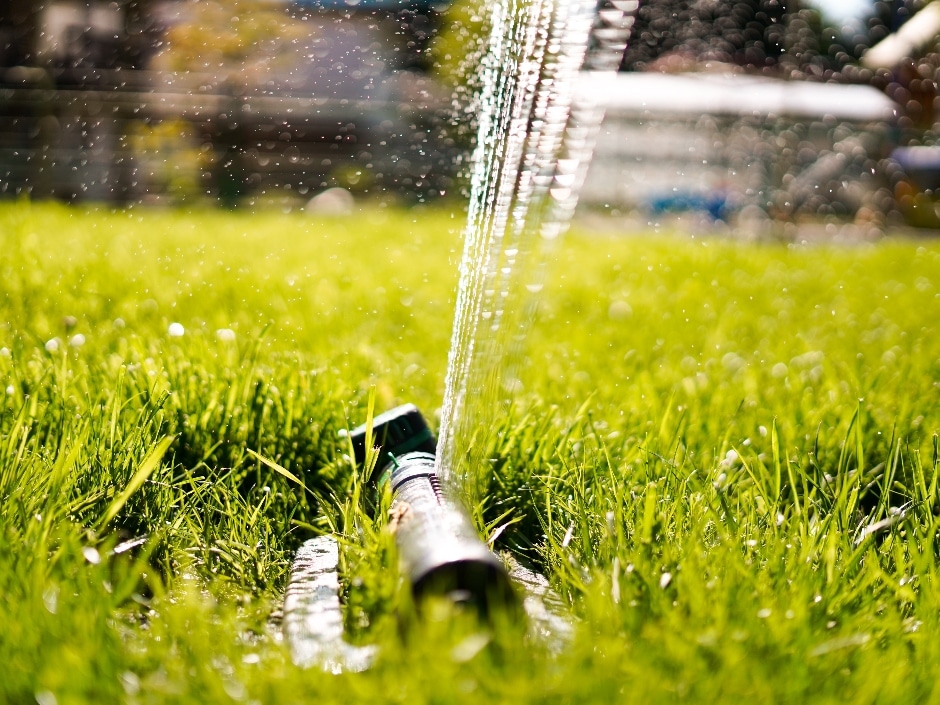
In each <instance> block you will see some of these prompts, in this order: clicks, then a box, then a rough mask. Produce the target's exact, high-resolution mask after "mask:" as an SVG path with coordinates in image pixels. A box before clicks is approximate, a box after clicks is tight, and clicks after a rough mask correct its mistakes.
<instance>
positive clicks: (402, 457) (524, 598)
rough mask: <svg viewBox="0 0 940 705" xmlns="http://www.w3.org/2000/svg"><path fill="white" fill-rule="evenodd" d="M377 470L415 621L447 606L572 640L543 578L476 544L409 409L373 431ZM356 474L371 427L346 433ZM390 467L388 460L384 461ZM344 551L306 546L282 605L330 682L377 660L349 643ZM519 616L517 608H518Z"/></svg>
mask: <svg viewBox="0 0 940 705" xmlns="http://www.w3.org/2000/svg"><path fill="white" fill-rule="evenodd" d="M371 429H372V432H371V442H372V448H373V449H375V452H376V453H377V454H378V457H379V462H377V463H376V464H375V467H374V469H373V471H372V473H371V476H370V478H369V481H368V483H369V485H370V486H371V488H372V490H373V491H374V492H375V497H376V499H374V502H373V507H374V508H377V507H379V506H381V502H380V501H379V499H378V498H380V497H381V493H384V492H385V491H386V488H388V489H389V490H390V491H391V494H392V500H391V505H390V507H389V526H390V529H391V530H392V531H394V533H395V543H396V545H397V547H398V554H399V567H400V570H401V573H402V576H403V577H404V578H405V579H406V580H407V581H408V583H409V585H410V586H411V591H412V595H413V596H414V600H415V604H416V607H417V611H418V614H419V615H420V614H421V606H422V604H424V603H425V602H426V601H427V600H429V599H434V598H437V599H444V600H447V601H449V602H450V603H452V604H453V605H455V606H456V607H457V608H458V609H467V610H472V611H473V612H475V613H476V614H477V615H479V616H480V617H481V618H482V619H490V618H492V617H494V616H495V615H496V614H497V613H502V614H504V615H506V616H508V617H509V618H510V619H518V620H520V621H521V620H522V614H523V612H524V614H525V617H526V618H527V620H526V621H527V623H528V625H529V627H530V629H531V631H532V632H533V633H534V634H535V635H536V636H537V637H539V638H544V639H546V640H547V641H548V642H549V644H550V645H557V644H560V643H562V642H563V641H566V640H567V638H568V636H570V631H571V627H570V624H569V623H568V621H567V620H565V619H564V618H562V617H560V616H559V612H560V610H559V606H560V600H559V599H558V598H557V596H556V595H554V593H553V592H552V591H551V588H550V587H549V585H548V581H547V580H546V579H545V577H544V576H542V575H540V574H538V573H535V572H534V571H531V570H529V569H527V568H525V567H523V566H522V565H521V564H519V563H518V562H517V561H516V560H515V559H512V558H508V557H507V563H505V564H504V562H503V560H501V559H500V558H499V557H498V556H497V555H496V554H495V553H493V551H491V550H490V548H489V547H488V546H487V545H486V543H485V542H484V541H483V540H482V539H481V538H480V537H479V535H478V534H477V532H476V531H475V529H474V527H473V524H472V523H471V522H470V519H469V518H468V517H467V514H466V513H465V512H464V510H463V509H462V508H461V506H460V504H459V503H458V502H456V501H455V500H453V499H451V498H450V497H448V496H447V493H446V492H445V491H444V488H443V487H442V484H441V482H440V479H439V477H438V475H437V472H436V471H435V455H434V451H435V448H436V445H437V442H436V440H435V438H434V436H433V434H432V433H431V431H430V429H429V428H428V425H427V423H426V422H425V420H424V417H423V416H422V415H421V412H419V411H418V409H417V408H416V407H415V406H413V405H411V404H406V405H404V406H400V407H397V408H395V409H392V410H391V411H388V412H386V413H384V414H381V415H379V416H377V417H376V418H375V419H374V420H373V422H372V426H371ZM344 435H345V436H346V437H347V438H348V439H349V441H350V442H351V443H352V447H353V451H354V454H355V459H356V463H357V466H358V467H362V466H363V465H364V463H365V461H366V455H367V453H366V451H367V447H366V439H367V437H369V433H368V427H367V426H366V425H363V426H360V427H358V428H355V429H353V430H352V431H349V432H348V433H345V434H344ZM383 458H384V461H383ZM338 570H339V547H338V543H337V540H336V538H335V537H333V536H319V537H317V538H314V539H311V540H309V541H307V542H306V543H304V544H303V545H302V546H301V548H300V550H299V551H298V552H297V556H296V557H295V559H294V563H293V566H292V568H291V578H290V583H289V584H288V587H287V591H286V594H285V599H284V617H283V631H284V635H285V639H286V641H287V643H288V646H289V647H290V650H291V658H292V660H293V661H294V663H296V664H297V665H300V666H313V665H319V666H320V667H322V668H325V669H326V670H329V671H332V672H334V673H337V672H340V671H358V670H363V669H365V668H367V667H368V666H369V664H370V663H371V662H372V659H373V657H374V654H375V652H374V649H373V648H372V647H370V646H365V647H357V646H352V645H350V644H348V643H347V642H346V641H345V640H344V639H343V627H342V608H341V605H340V598H339V591H340V583H339V574H338ZM520 608H521V609H520Z"/></svg>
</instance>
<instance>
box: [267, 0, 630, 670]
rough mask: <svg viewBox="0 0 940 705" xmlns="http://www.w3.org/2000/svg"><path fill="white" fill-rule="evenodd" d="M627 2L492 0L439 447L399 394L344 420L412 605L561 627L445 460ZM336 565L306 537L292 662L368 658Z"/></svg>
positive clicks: (508, 364)
mask: <svg viewBox="0 0 940 705" xmlns="http://www.w3.org/2000/svg"><path fill="white" fill-rule="evenodd" d="M638 6H639V0H559V1H558V2H550V1H548V0H531V1H530V2H528V3H522V4H517V3H516V2H515V1H514V0H497V1H496V2H494V3H492V5H491V18H490V19H491V21H492V25H493V30H492V33H491V37H490V42H489V46H488V48H487V51H486V59H485V60H484V62H483V64H482V65H481V68H480V71H481V84H482V88H481V91H480V98H479V104H480V110H479V126H478V135H477V149H476V151H475V153H474V155H473V159H472V164H473V168H472V174H471V182H472V184H471V198H470V207H469V213H468V218H467V229H466V232H465V241H464V255H463V260H462V263H461V277H460V286H459V291H458V296H457V311H456V315H455V321H454V330H453V335H452V339H451V341H452V342H451V350H450V357H449V360H448V371H447V378H446V380H445V390H444V400H443V405H442V413H441V428H440V445H441V447H440V448H438V447H437V446H438V442H437V440H436V439H435V438H434V436H433V435H432V433H431V431H430V429H429V428H428V426H427V423H426V422H425V420H424V418H423V417H422V416H421V413H420V412H419V411H418V410H417V408H415V407H414V406H412V405H406V406H401V407H398V408H396V409H393V410H391V411H389V412H386V413H384V414H381V415H380V416H378V417H376V418H375V419H374V420H373V423H372V424H371V427H367V426H360V427H359V428H356V429H354V430H353V431H350V432H349V434H348V438H349V440H350V441H351V443H352V445H353V448H354V452H355V456H356V462H357V467H364V466H365V463H366V458H367V456H368V457H369V458H370V459H371V458H372V457H373V456H372V455H371V452H372V448H367V444H368V445H370V446H373V448H377V453H378V460H377V462H376V464H375V466H374V469H373V471H372V473H371V476H370V478H369V482H370V484H371V485H372V487H373V488H374V490H375V491H376V492H385V491H387V490H386V489H385V488H386V487H387V488H389V491H390V492H391V495H392V500H391V508H390V517H389V525H390V527H391V529H392V530H393V531H394V532H395V541H396V544H397V546H398V553H399V559H400V566H401V571H402V574H403V576H404V577H405V578H406V579H407V580H408V582H409V584H410V586H411V589H412V593H413V595H414V596H415V600H416V603H418V604H419V605H420V604H421V603H422V602H423V601H424V600H425V599H426V598H428V597H430V596H439V597H443V598H445V599H448V600H450V601H451V602H453V603H454V604H456V605H461V606H470V608H471V609H475V610H478V611H479V613H480V614H481V615H483V616H486V615H489V614H491V613H492V612H493V611H494V610H496V609H501V610H503V609H506V608H508V609H510V610H512V609H514V608H515V607H516V606H518V605H520V604H521V605H522V606H523V608H524V610H525V613H526V614H527V615H528V617H529V620H530V625H532V626H533V627H534V631H538V632H540V633H541V634H542V635H551V634H554V635H556V636H558V635H561V634H562V633H564V632H566V631H570V630H569V628H568V623H567V622H566V621H565V620H560V619H556V618H555V617H553V615H552V613H551V611H550V610H546V609H545V604H546V602H551V601H552V600H551V599H549V600H544V599H543V598H545V597H546V596H549V598H550V594H551V591H550V589H549V587H548V582H547V581H546V580H545V578H544V576H541V575H538V574H537V573H533V572H531V571H527V570H525V569H524V568H521V567H520V566H519V565H518V564H515V565H513V566H511V569H510V570H507V568H506V566H504V565H503V563H502V561H501V560H500V559H499V558H498V557H497V556H496V555H495V554H494V553H493V552H492V551H491V550H490V549H489V547H488V546H487V545H486V543H485V542H484V541H483V540H482V539H481V538H480V537H479V536H478V535H477V533H476V531H475V530H474V527H473V525H472V523H471V522H470V520H469V518H468V517H467V514H466V512H465V511H464V510H463V509H462V508H461V507H460V504H459V503H458V502H457V501H455V500H454V499H453V498H452V497H450V496H448V492H446V491H445V488H447V489H450V488H452V486H453V481H454V476H453V475H454V474H453V470H455V469H456V468H455V467H454V466H455V465H456V464H457V460H458V458H460V457H463V455H464V454H465V453H466V452H467V448H465V447H464V446H465V445H466V439H467V438H469V437H470V435H471V432H473V431H475V430H478V429H482V431H483V433H484V434H485V433H486V432H487V431H488V430H489V429H490V428H491V427H492V423H489V421H490V420H491V418H490V415H491V414H492V413H493V408H494V406H495V403H494V401H495V392H494V391H493V390H495V389H496V388H497V387H498V383H499V380H500V373H501V372H506V371H507V370H509V371H511V368H512V361H513V359H514V358H515V357H516V356H515V355H514V354H513V353H514V352H517V351H518V348H519V347H520V345H521V343H520V341H522V340H524V338H525V334H524V330H523V328H524V324H525V322H526V319H524V317H523V318H522V319H520V318H519V316H520V315H521V313H522V312H523V311H524V310H525V309H526V306H525V305H524V301H523V298H521V295H522V292H523V291H525V290H529V291H534V290H537V288H540V286H539V284H538V282H537V281H535V282H534V283H533V280H536V279H538V276H540V274H539V273H538V272H536V271H533V270H532V269H531V264H530V265H529V267H530V271H529V272H528V274H524V270H523V268H522V267H520V266H517V264H519V262H520V261H521V260H525V258H526V257H525V256H526V255H527V254H529V253H531V252H532V251H534V250H537V249H538V247H537V244H538V243H540V242H543V243H544V242H550V241H554V240H556V239H557V238H558V237H559V236H560V235H561V234H562V233H563V232H564V230H565V228H566V227H567V223H568V221H569V220H570V218H571V216H572V215H573V213H574V209H575V206H576V204H577V198H578V191H579V187H580V185H581V183H582V182H583V180H584V176H585V174H586V172H587V166H588V163H589V161H590V157H591V153H592V151H593V147H594V137H595V135H596V133H597V130H598V129H599V127H600V121H601V112H600V111H599V110H596V109H594V108H593V107H592V106H589V105H578V104H576V103H575V101H574V93H575V90H574V89H575V85H576V83H577V81H578V75H579V73H580V71H581V70H582V69H583V68H587V69H590V70H601V71H613V70H616V69H617V68H618V67H619V65H620V61H621V60H622V57H623V52H624V50H625V48H626V44H627V40H628V39H629V36H630V33H631V30H632V26H633V23H634V20H635V16H636V12H637V9H638ZM536 269H538V267H536ZM523 275H524V276H529V277H530V278H529V279H526V278H524V276H523ZM533 286H535V287H536V288H532V287H533ZM504 314H507V315H505V317H504ZM514 316H515V318H514ZM520 321H521V323H520ZM520 325H521V327H520ZM471 396H472V397H473V398H474V399H475V400H476V402H477V403H476V407H477V408H476V409H474V410H472V413H468V412H470V411H471V410H469V409H468V405H467V404H466V403H465V402H466V400H467V399H468V398H469V397H471ZM483 447H485V443H477V444H476V448H475V449H473V454H475V457H471V458H470V461H471V466H475V465H476V464H477V463H479V462H481V460H482V459H481V458H480V457H477V456H479V453H480V452H482V451H481V449H482V448H483ZM376 505H377V506H378V505H379V503H378V502H377V503H376ZM337 565H338V550H337V546H336V540H335V538H333V537H319V538H316V539H312V540H311V541H309V542H307V544H304V547H302V549H301V551H300V552H298V558H297V560H295V563H294V569H293V571H292V575H291V580H290V585H289V586H288V600H286V601H285V610H284V611H285V634H286V636H287V641H288V644H289V645H290V647H291V651H292V658H293V660H294V662H295V663H299V664H303V665H312V664H314V663H319V664H320V665H321V666H323V667H326V668H328V669H329V670H334V671H335V670H359V669H360V668H365V667H367V665H368V663H369V661H370V659H371V652H366V651H363V650H362V649H361V648H359V649H357V648H356V647H351V646H349V645H348V644H346V643H345V642H344V641H343V639H342V628H341V624H342V617H341V611H340V605H339V597H338V590H339V588H338V585H339V582H338V578H337ZM510 576H512V577H513V578H514V580H515V583H516V584H517V585H519V586H520V588H521V590H522V591H523V592H522V594H524V598H523V599H520V597H519V595H520V592H517V590H516V589H515V588H514V586H513V580H511V579H510ZM549 638H550V639H552V637H549Z"/></svg>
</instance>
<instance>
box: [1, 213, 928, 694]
mask: <svg viewBox="0 0 940 705" xmlns="http://www.w3.org/2000/svg"><path fill="white" fill-rule="evenodd" d="M460 224H461V219H460V215H459V214H457V215H454V216H451V214H449V213H447V212H445V211H442V210H425V211H410V212H403V211H393V210H388V211H386V210H380V209H377V208H376V209H374V210H369V211H366V212H364V213H362V214H361V215H357V216H355V217H346V218H336V219H328V220H324V219H317V218H312V217H309V216H304V215H299V214H291V215H281V214H273V213H269V214H246V213H219V212H214V211H204V212H193V213H182V212H159V211H153V212H151V211H146V210H131V211H128V212H109V211H104V210H102V211H95V210H87V211H86V210H79V209H69V208H64V207H58V206H52V205H29V204H6V205H4V206H3V207H2V208H0V278H2V282H3V294H4V295H3V298H2V303H0V306H2V309H3V315H2V316H0V392H2V394H0V531H2V541H0V596H2V597H0V626H2V628H0V659H2V661H0V662H2V663H3V664H4V666H3V668H2V669H0V672H2V677H0V700H6V701H9V702H31V701H36V700H38V701H39V702H41V703H46V702H52V701H53V700H52V698H55V700H56V701H57V702H59V703H64V702H101V701H115V700H121V699H127V700H130V701H133V702H151V701H153V702H158V701H168V700H175V701H179V700H190V701H206V702H209V701H227V700H236V701H248V700H255V701H262V702H288V701H290V702H308V701H309V702H318V701H323V700H324V699H325V698H326V699H329V700H331V701H333V700H338V699H340V698H341V699H343V700H344V701H359V700H366V699H369V700H376V701H378V700H380V701H403V700H412V699H415V700H419V701H428V700H435V701H450V700H452V701H473V702H477V701H479V700H481V699H487V698H488V699H497V700H500V701H510V700H514V701H527V700H536V699H537V700H540V701H543V700H548V701H558V702H568V701H597V702H609V701H613V700H615V699H617V700H624V699H629V700H637V701H639V700H653V701H665V700H670V701H672V700H676V699H686V700H688V701H691V702H714V701H729V702H740V701H742V700H745V699H747V700H753V701H771V700H779V701H817V702H826V701H839V702H843V701H850V702H870V701H897V700H901V699H908V700H913V701H924V700H927V699H929V698H930V696H931V694H932V692H933V689H934V682H935V681H937V676H938V675H940V674H938V666H937V665H936V664H937V663H938V653H937V652H938V647H937V646H936V644H938V643H940V640H938V615H940V609H938V608H940V591H938V589H937V578H938V571H937V565H936V564H937V536H936V534H937V522H936V518H935V517H936V514H937V511H938V497H937V470H938V449H937V434H938V432H940V387H938V384H940V335H938V331H937V326H938V324H937V320H938V314H940V275H938V274H937V272H938V271H940V246H938V245H937V244H936V243H935V242H933V241H928V240H925V241H912V240H897V241H895V240H891V239H888V240H886V241H883V242H880V243H878V244H875V245H859V246H855V247H844V246H842V247H827V246H814V247H805V246H789V247H788V246H785V245H781V244H742V243H737V242H733V241H728V240H721V239H717V238H711V239H709V238H706V239H701V238H692V237H689V235H688V234H686V233H680V234H673V235H657V236H654V235H652V234H645V235H635V234H634V235H631V236H629V237H624V236H615V235H609V234H603V235H602V234H597V233H590V232H585V231H583V230H582V231H580V232H575V233H573V234H572V236H571V237H569V238H568V240H567V241H566V242H565V245H564V249H563V252H562V253H561V256H560V257H559V258H558V261H557V262H556V263H554V264H553V267H552V271H551V274H550V276H549V277H548V283H547V285H546V287H545V289H544V290H543V292H542V299H541V302H540V313H539V318H538V320H537V321H536V323H535V326H534V328H533V331H532V333H531V335H530V336H529V340H528V347H527V355H528V360H527V363H526V367H525V369H524V371H523V375H522V382H523V386H522V389H521V390H520V391H519V393H518V396H517V398H516V399H515V401H514V406H513V411H512V413H511V415H509V416H508V417H507V418H505V419H503V420H502V421H501V433H500V435H499V438H498V439H497V440H496V441H495V442H494V447H493V448H492V453H491V454H490V455H491V457H492V458H494V461H493V464H492V467H493V469H494V472H492V473H490V472H484V473H481V476H480V478H479V485H480V489H481V496H484V497H486V500H485V501H484V502H483V503H482V504H481V505H480V506H479V507H476V508H475V516H476V518H477V520H478V521H479V522H480V524H481V527H483V528H484V530H486V531H493V530H496V529H498V528H499V527H502V526H503V525H504V524H506V523H507V522H509V523H510V524H509V526H506V527H505V528H504V529H503V530H502V533H500V535H499V540H498V544H497V545H498V547H500V548H502V549H504V550H506V549H511V550H514V551H515V552H517V553H519V554H521V555H523V556H525V557H527V558H528V559H529V560H531V561H532V562H534V563H535V564H536V565H537V566H538V567H540V568H541V569H543V570H544V571H545V572H546V574H547V575H548V576H549V577H550V579H551V580H552V582H553V584H554V586H555V587H556V589H557V590H558V592H559V593H560V594H561V595H562V596H563V597H564V598H565V600H567V601H568V602H569V603H570V611H571V614H572V615H573V616H574V618H575V619H576V620H577V622H576V630H575V633H576V636H575V639H574V642H573V643H571V644H569V645H568V646H567V647H566V648H564V649H563V650H562V651H561V653H559V654H552V653H550V650H549V649H548V648H547V647H546V646H545V645H540V644H538V643H534V644H533V643H527V644H525V645H522V644H519V643H518V642H517V635H516V634H515V633H514V632H506V633H497V634H495V635H493V636H492V642H493V643H492V644H491V646H490V648H475V646H474V645H478V644H480V643H481V642H480V640H479V638H478V636H477V635H475V634H473V633H470V632H472V631H473V629H474V627H472V626H469V627H468V626H466V625H462V626H461V628H456V627H451V626H448V625H447V624H441V623H435V622H434V621H433V620H431V623H428V624H424V625H418V626H416V625H411V626H410V627H403V626H401V623H400V621H399V617H398V616H396V615H397V614H398V613H400V612H403V611H404V612H406V611H407V604H406V602H407V600H406V595H405V594H404V591H402V590H401V589H400V586H399V584H398V580H397V578H396V572H395V570H394V556H393V550H392V542H391V541H390V539H389V537H388V535H387V534H386V533H385V532H384V531H383V529H382V521H381V519H380V520H378V521H377V522H376V521H373V520H371V519H369V518H367V517H366V516H365V515H364V514H363V513H362V512H361V510H360V508H359V506H358V503H357V502H355V501H351V500H350V499H349V498H350V497H351V496H352V497H355V496H356V493H357V492H358V478H357V477H356V474H355V472H354V468H352V467H351V465H350V463H349V461H348V460H347V459H346V458H344V452H345V448H344V446H343V444H342V442H341V440H340V439H339V438H338V436H337V431H338V429H340V428H343V427H345V426H346V425H347V424H348V423H352V424H358V423H360V422H361V421H363V420H364V417H365V413H366V412H365V406H366V397H367V395H368V393H369V390H370V389H372V388H374V389H375V394H376V404H377V407H378V409H379V410H382V409H385V408H388V407H391V406H393V405H395V404H398V403H402V402H406V401H410V402H414V403H416V404H417V405H418V406H419V407H420V408H422V409H423V410H424V411H425V413H426V415H427V416H428V417H429V418H431V419H433V417H434V412H435V411H436V410H437V408H438V407H439V405H440V403H441V399H440V395H441V393H442V391H441V390H442V387H443V376H444V366H445V364H446V360H447V346H448V345H449V336H450V321H451V317H452V315H453V300H454V296H453V287H454V285H455V283H456V279H457V261H456V258H457V254H456V253H458V252H460V249H461V248H460V243H459V227H460ZM259 456H260V458H263V459H265V460H268V461H270V462H264V461H263V460H261V459H259ZM276 466H280V467H282V468H284V469H285V470H286V471H287V473H288V474H289V475H294V476H296V477H298V478H300V479H302V481H303V483H304V485H305V487H306V488H307V489H306V491H304V490H302V489H301V488H300V487H299V486H298V484H297V483H296V482H294V481H293V480H292V479H291V477H289V475H288V474H284V473H281V472H278V471H277V470H275V469H274V467H276ZM329 530H337V531H339V532H341V533H342V534H343V540H344V547H345V548H344V562H343V565H344V570H345V573H344V575H345V577H346V587H345V589H344V597H345V599H346V620H347V626H348V628H349V630H350V638H352V639H355V640H357V641H360V642H377V643H378V644H379V645H380V647H381V651H380V654H381V655H380V658H379V662H378V663H377V664H376V666H375V667H374V668H373V669H372V670H370V671H369V672H367V673H364V674H359V675H344V676H339V677H336V676H330V675H326V674H324V673H320V672H318V671H301V670H299V669H296V668H295V667H293V666H292V665H291V664H290V662H289V659H288V658H287V652H286V649H285V647H284V645H283V644H282V643H281V642H280V639H279V637H278V630H277V628H276V625H274V624H273V622H272V614H274V615H275V616H276V612H277V609H278V607H279V600H280V594H281V591H282V590H283V588H284V585H285V581H286V577H287V571H288V568H289V562H290V559H291V556H292V552H293V550H294V549H295V548H296V546H297V545H299V543H300V542H301V541H302V540H304V539H305V538H307V537H309V536H312V535H314V534H316V533H320V532H325V531H329ZM468 630H469V632H468Z"/></svg>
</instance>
